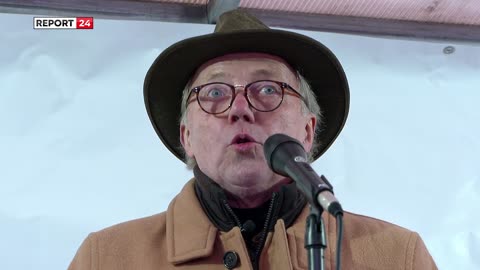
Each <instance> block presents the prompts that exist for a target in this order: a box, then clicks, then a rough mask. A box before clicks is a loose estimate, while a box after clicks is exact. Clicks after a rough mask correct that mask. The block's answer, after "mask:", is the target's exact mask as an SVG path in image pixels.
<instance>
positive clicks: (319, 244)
mask: <svg viewBox="0 0 480 270" xmlns="http://www.w3.org/2000/svg"><path fill="white" fill-rule="evenodd" d="M322 212H323V209H322V208H321V207H317V206H312V205H311V204H310V215H309V216H308V217H307V223H306V230H305V249H307V253H308V269H309V270H318V269H320V270H325V249H326V248H327V236H326V235H325V224H324V223H323V218H322Z"/></svg>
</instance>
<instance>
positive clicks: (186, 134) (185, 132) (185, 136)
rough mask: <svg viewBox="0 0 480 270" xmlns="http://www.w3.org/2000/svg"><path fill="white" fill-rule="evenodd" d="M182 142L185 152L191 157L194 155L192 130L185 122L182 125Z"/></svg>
mask: <svg viewBox="0 0 480 270" xmlns="http://www.w3.org/2000/svg"><path fill="white" fill-rule="evenodd" d="M180 143H181V144H182V146H183V149H185V154H187V155H188V156H189V157H192V156H193V152H192V145H191V143H190V130H189V129H188V128H187V126H185V124H181V125H180Z"/></svg>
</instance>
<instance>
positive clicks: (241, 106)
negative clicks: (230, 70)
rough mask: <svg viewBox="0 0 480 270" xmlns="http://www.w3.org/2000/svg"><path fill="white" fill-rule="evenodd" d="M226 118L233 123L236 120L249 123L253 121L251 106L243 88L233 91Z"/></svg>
mask: <svg viewBox="0 0 480 270" xmlns="http://www.w3.org/2000/svg"><path fill="white" fill-rule="evenodd" d="M228 120H229V122H230V123H235V122H237V121H238V120H243V121H246V122H249V123H253V122H255V116H254V114H253V110H252V108H251V107H250V105H249V104H248V100H247V97H246V96H245V90H243V91H237V92H235V98H234V100H233V103H232V107H231V108H230V112H229V114H228Z"/></svg>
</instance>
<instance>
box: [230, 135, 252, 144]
mask: <svg viewBox="0 0 480 270" xmlns="http://www.w3.org/2000/svg"><path fill="white" fill-rule="evenodd" d="M256 142H257V141H255V139H254V138H252V137H251V136H250V135H248V134H238V135H236V136H235V137H233V139H232V141H231V142H230V144H245V143H256Z"/></svg>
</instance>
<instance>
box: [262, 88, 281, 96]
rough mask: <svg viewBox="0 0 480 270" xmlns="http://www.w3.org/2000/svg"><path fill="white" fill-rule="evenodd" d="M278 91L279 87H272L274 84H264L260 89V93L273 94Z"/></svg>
mask: <svg viewBox="0 0 480 270" xmlns="http://www.w3.org/2000/svg"><path fill="white" fill-rule="evenodd" d="M276 92H277V89H276V88H275V87H272V86H264V87H263V88H262V89H261V90H260V94H262V95H273V94H275V93H276Z"/></svg>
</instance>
